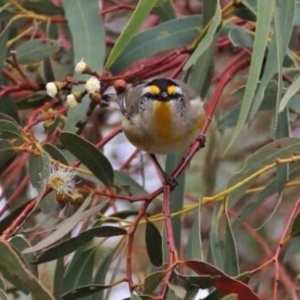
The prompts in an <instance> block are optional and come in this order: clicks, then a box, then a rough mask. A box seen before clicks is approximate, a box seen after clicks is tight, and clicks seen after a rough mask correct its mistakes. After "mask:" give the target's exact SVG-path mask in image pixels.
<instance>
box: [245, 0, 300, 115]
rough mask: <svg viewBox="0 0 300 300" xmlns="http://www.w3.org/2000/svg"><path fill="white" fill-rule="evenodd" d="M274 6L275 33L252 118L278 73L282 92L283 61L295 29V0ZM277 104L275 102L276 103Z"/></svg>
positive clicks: (256, 96) (252, 110)
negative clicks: (268, 86) (269, 84)
mask: <svg viewBox="0 0 300 300" xmlns="http://www.w3.org/2000/svg"><path fill="white" fill-rule="evenodd" d="M275 2H276V5H275V8H274V21H275V34H274V36H273V39H272V41H271V42H270V45H269V47H268V48H269V49H268V50H269V51H268V55H267V59H266V63H265V65H264V72H263V75H262V78H261V79H260V84H259V87H258V90H257V92H256V95H255V97H254V99H253V104H252V107H251V111H250V116H249V117H250V119H251V118H253V117H254V116H255V115H256V113H257V112H258V109H259V107H260V105H261V103H262V101H263V98H264V93H265V90H266V87H267V85H268V83H269V82H270V81H271V80H272V78H273V77H274V75H275V74H276V73H278V91H277V96H279V95H278V94H279V93H280V92H281V84H280V82H281V77H282V75H281V74H282V71H281V68H282V62H283V59H284V56H285V53H286V51H287V50H288V45H289V41H290V38H291V34H292V30H293V15H294V7H295V0H287V1H284V2H282V1H281V0H279V1H278V0H276V1H275ZM274 104H275V103H274Z"/></svg>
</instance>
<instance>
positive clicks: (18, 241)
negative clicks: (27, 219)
mask: <svg viewBox="0 0 300 300" xmlns="http://www.w3.org/2000/svg"><path fill="white" fill-rule="evenodd" d="M9 242H10V244H11V246H13V247H14V248H15V249H16V250H17V251H18V252H22V251H23V250H24V249H25V248H28V247H31V244H30V243H29V241H28V240H26V239H25V237H24V236H22V235H20V234H19V235H16V236H13V237H12V238H11V239H10V241H9ZM22 258H23V259H24V262H25V263H26V267H27V269H29V270H30V271H31V272H32V274H33V275H35V276H36V277H37V278H38V268H37V266H35V265H33V264H32V263H31V262H32V260H33V258H34V255H33V253H27V254H24V255H23V256H22Z"/></svg>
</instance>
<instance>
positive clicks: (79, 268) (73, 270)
mask: <svg viewBox="0 0 300 300" xmlns="http://www.w3.org/2000/svg"><path fill="white" fill-rule="evenodd" d="M95 255H96V247H91V246H89V245H87V246H86V247H85V248H81V249H79V250H77V251H76V253H75V255H74V257H73V259H72V261H71V263H70V265H69V267H68V268H67V270H66V273H65V277H64V280H63V293H69V292H70V291H71V290H73V289H74V288H76V287H80V286H83V285H88V284H91V282H92V278H93V268H94V264H95Z"/></svg>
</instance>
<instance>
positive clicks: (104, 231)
mask: <svg viewBox="0 0 300 300" xmlns="http://www.w3.org/2000/svg"><path fill="white" fill-rule="evenodd" d="M124 234H126V230H125V229H123V228H119V227H114V226H99V227H93V228H90V229H87V230H85V231H83V232H81V233H80V234H79V235H78V236H76V237H73V238H70V239H67V240H64V241H62V242H60V243H58V244H56V245H54V246H52V247H50V248H48V249H46V250H45V251H43V252H42V254H41V255H39V256H38V257H37V258H36V259H35V260H34V263H37V264H40V263H44V262H47V261H50V260H54V259H57V258H58V257H61V256H64V255H67V254H69V253H71V252H73V251H75V250H76V249H77V248H79V247H80V246H83V245H84V244H86V243H88V242H89V241H91V240H92V239H93V238H94V237H111V236H118V235H124Z"/></svg>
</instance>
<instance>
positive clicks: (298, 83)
mask: <svg viewBox="0 0 300 300" xmlns="http://www.w3.org/2000/svg"><path fill="white" fill-rule="evenodd" d="M299 89H300V76H298V77H297V79H296V80H294V81H293V83H292V84H291V85H290V86H289V88H288V89H287V91H286V93H285V94H284V96H283V97H282V99H281V101H280V105H279V112H282V111H283V110H284V109H285V107H286V106H287V104H288V103H289V101H290V100H291V98H292V97H293V96H295V95H296V93H297V92H298V91H299Z"/></svg>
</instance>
